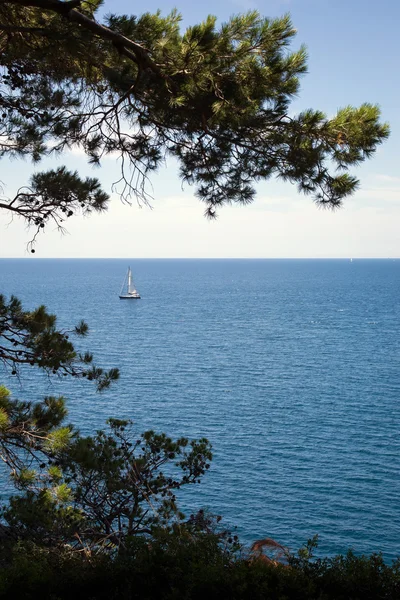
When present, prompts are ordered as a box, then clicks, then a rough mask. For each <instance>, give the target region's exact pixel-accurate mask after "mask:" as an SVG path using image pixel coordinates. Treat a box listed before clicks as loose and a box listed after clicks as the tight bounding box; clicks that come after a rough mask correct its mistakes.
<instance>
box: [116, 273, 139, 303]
mask: <svg viewBox="0 0 400 600" xmlns="http://www.w3.org/2000/svg"><path fill="white" fill-rule="evenodd" d="M119 297H120V298H121V299H129V298H132V299H136V300H138V299H139V298H140V294H139V292H138V291H137V289H136V288H135V285H134V283H133V279H132V271H131V268H130V267H128V272H127V274H126V275H125V279H124V282H123V284H122V288H121V292H120V294H119Z"/></svg>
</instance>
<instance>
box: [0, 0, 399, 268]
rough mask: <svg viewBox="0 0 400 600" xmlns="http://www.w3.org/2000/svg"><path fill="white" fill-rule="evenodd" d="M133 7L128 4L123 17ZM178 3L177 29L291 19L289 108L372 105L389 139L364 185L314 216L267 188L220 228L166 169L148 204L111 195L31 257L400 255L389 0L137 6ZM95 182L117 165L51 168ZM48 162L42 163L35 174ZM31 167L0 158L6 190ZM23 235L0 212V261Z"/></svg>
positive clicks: (288, 194)
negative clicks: (303, 58) (296, 51)
mask: <svg viewBox="0 0 400 600" xmlns="http://www.w3.org/2000/svg"><path fill="white" fill-rule="evenodd" d="M130 6H132V7H133V8H132V9H131V8H130ZM136 7H137V4H136V3H131V2H127V1H126V0H113V1H111V0H109V1H106V3H105V12H111V11H112V12H115V13H123V12H126V13H130V12H132V11H134V10H135V9H136ZM173 7H176V8H177V9H178V10H179V11H180V12H181V13H182V14H183V25H184V26H187V25H190V24H193V23H195V22H198V21H200V20H202V19H203V18H204V17H205V16H206V15H207V14H210V13H212V14H215V15H217V17H218V18H219V19H220V21H224V20H226V19H227V18H228V17H229V16H230V15H232V14H233V13H238V12H243V11H246V10H249V9H253V8H256V9H258V10H259V11H260V12H261V13H262V14H264V15H266V16H280V15H282V14H283V13H285V12H290V13H291V16H292V20H293V23H294V25H295V27H296V28H297V30H298V34H297V38H296V39H295V42H294V47H296V46H298V45H300V44H301V43H305V44H306V46H307V48H308V53H309V61H308V65H309V73H308V74H307V75H305V76H304V78H303V79H302V86H301V91H300V94H299V98H298V99H297V100H296V101H295V103H294V104H293V111H294V112H297V111H299V110H302V109H304V108H308V107H312V108H318V109H320V110H323V111H325V112H326V113H327V114H328V115H332V114H333V113H335V112H336V110H337V109H338V108H340V107H342V106H345V105H347V104H352V105H359V104H361V103H362V102H365V101H368V102H374V103H375V102H377V103H379V104H380V106H381V109H382V113H383V118H384V120H386V121H389V123H390V125H391V131H392V134H391V137H390V139H389V141H388V142H386V143H385V144H384V145H383V146H381V147H380V148H379V150H378V153H377V154H376V156H375V157H374V158H373V159H372V160H371V161H368V162H367V163H365V164H364V165H363V166H362V168H359V169H357V170H356V174H357V175H358V177H359V178H360V179H361V189H360V191H359V192H357V194H356V195H355V196H354V197H352V198H350V199H349V200H347V201H346V203H345V205H344V207H343V208H342V209H341V210H339V211H336V212H333V213H332V212H328V211H322V210H319V209H318V208H317V207H316V206H315V205H314V204H313V203H312V201H311V199H310V198H306V197H304V196H301V195H299V194H298V193H297V191H296V189H295V188H294V187H292V186H291V185H290V184H283V183H279V184H278V183H276V182H274V181H272V180H271V181H270V182H268V183H265V184H263V185H261V186H259V188H258V195H257V198H256V200H255V202H254V203H253V205H251V206H247V207H227V208H224V209H222V210H220V212H219V218H218V220H217V221H213V222H210V221H207V220H205V219H204V217H203V216H202V215H203V210H204V207H203V205H202V204H201V203H200V202H199V201H198V200H197V199H196V198H195V197H194V195H193V190H192V189H191V188H189V187H186V188H185V189H184V190H183V191H182V190H181V185H180V181H179V179H178V177H177V173H176V169H175V166H174V164H173V162H172V161H170V162H169V163H168V166H167V168H166V169H162V170H160V172H159V173H158V174H157V176H156V177H154V179H153V185H154V201H153V203H152V204H153V208H152V209H149V208H146V207H144V208H141V209H140V208H138V207H137V206H136V205H134V206H132V207H129V206H126V205H122V204H121V202H120V200H119V199H118V198H117V197H116V196H115V197H113V201H112V204H111V208H110V211H109V213H108V214H106V215H101V216H95V217H90V218H86V219H84V218H75V219H74V220H71V222H70V223H69V224H68V231H69V233H68V235H66V236H61V235H60V234H59V233H58V232H57V231H50V230H47V232H46V234H45V235H44V236H42V237H41V239H40V240H39V243H38V245H37V253H36V256H37V257H80V256H81V257H127V258H135V257H249V258H250V257H354V258H356V257H400V234H399V222H400V172H399V168H398V160H399V151H400V141H399V140H400V136H399V134H400V116H399V113H398V103H399V95H400V83H399V77H398V73H399V68H398V60H399V56H400V41H399V36H398V23H399V22H400V3H399V2H398V1H397V0H396V1H395V0H382V1H380V2H375V1H371V0H370V1H369V2H365V1H361V0H347V1H345V0H335V1H333V0H286V1H280V0H271V1H270V2H258V1H257V0H215V1H213V2H211V1H210V0H205V1H203V2H196V3H194V2H193V3H188V2H183V1H175V2H171V3H170V2H168V1H166V0H148V1H147V2H146V10H148V11H155V10H156V9H157V8H160V9H161V10H162V11H163V12H165V13H166V12H169V11H170V10H171V8H173ZM62 163H64V164H67V165H68V166H69V167H70V168H76V169H78V170H79V171H80V173H81V174H82V175H84V174H89V175H95V176H96V177H98V178H99V179H100V180H101V181H102V183H103V185H104V188H105V189H107V190H108V191H109V189H110V185H111V182H112V181H113V179H115V178H116V174H117V170H118V166H117V165H116V164H115V161H113V160H112V159H107V160H105V161H104V163H103V165H102V168H101V169H96V170H94V171H93V169H92V168H91V167H90V166H88V165H87V163H86V160H85V157H84V156H83V155H81V154H79V153H72V154H70V155H69V156H67V157H65V158H64V159H63V160H59V161H58V164H62ZM50 164H52V165H53V164H55V163H54V162H53V161H51V162H50V163H49V162H48V161H46V162H42V163H41V164H40V165H39V166H37V167H35V169H37V170H41V169H43V168H46V166H49V165H50ZM32 169H33V167H32V165H30V164H29V163H27V162H13V163H11V164H10V163H9V162H8V161H4V160H3V163H2V173H1V176H0V179H1V180H2V181H3V182H4V184H5V187H6V191H8V192H10V193H11V192H12V190H13V189H14V188H16V187H18V186H19V185H22V184H23V183H25V182H26V181H27V180H28V178H29V175H30V173H31V172H32ZM29 239H30V238H29V232H28V231H27V230H26V229H25V227H24V224H23V223H22V222H21V221H18V220H14V221H13V222H12V223H9V217H8V216H6V215H1V216H0V257H24V256H28V254H27V251H26V242H27V241H28V240H29Z"/></svg>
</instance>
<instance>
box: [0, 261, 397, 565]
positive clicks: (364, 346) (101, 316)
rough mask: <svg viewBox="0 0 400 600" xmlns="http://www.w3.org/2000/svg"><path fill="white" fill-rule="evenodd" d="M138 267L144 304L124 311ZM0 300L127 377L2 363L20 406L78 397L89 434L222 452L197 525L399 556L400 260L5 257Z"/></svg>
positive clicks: (201, 491)
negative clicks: (92, 377) (155, 439)
mask: <svg viewBox="0 0 400 600" xmlns="http://www.w3.org/2000/svg"><path fill="white" fill-rule="evenodd" d="M128 265H130V266H131V267H132V270H133V276H134V281H135V284H136V286H137V288H138V290H139V292H140V293H141V295H142V299H141V300H138V301H135V300H134V301H121V300H119V298H118V293H119V289H120V286H121V283H122V280H123V278H124V275H125V273H126V270H127V267H128ZM0 292H1V293H3V294H6V295H10V294H15V295H17V296H18V297H19V298H20V299H21V300H22V301H23V303H24V305H25V306H26V307H27V308H33V307H35V306H37V305H38V304H45V305H46V306H47V307H48V309H49V310H50V311H51V312H54V313H56V314H57V315H58V319H59V326H60V327H63V328H65V329H68V328H71V327H72V326H73V325H75V324H76V323H77V322H78V321H79V320H80V319H82V318H83V319H85V320H86V321H87V323H88V324H89V326H90V334H89V336H88V337H87V338H86V340H85V341H84V343H83V345H82V349H86V348H87V349H90V350H91V351H92V352H93V353H94V355H95V361H96V363H97V364H99V365H101V366H104V367H112V366H117V367H119V368H120V369H121V379H120V381H119V382H117V383H116V384H115V385H114V386H113V387H112V389H110V390H109V391H106V392H104V393H103V394H101V395H99V394H96V393H95V391H94V389H93V386H92V385H91V384H90V383H89V382H84V383H83V382H79V381H75V380H73V381H66V379H62V381H59V380H58V379H57V378H55V379H54V380H49V379H48V378H47V377H45V376H43V375H38V374H37V373H36V372H35V370H34V369H30V368H26V369H25V370H24V371H23V372H22V376H21V379H20V381H18V380H17V379H16V378H15V377H14V378H13V377H11V375H10V372H9V371H8V372H6V371H5V370H2V369H3V367H0V378H1V381H3V382H5V383H6V384H7V385H9V386H12V390H13V392H14V394H15V396H17V397H20V398H21V399H22V398H24V399H33V400H34V399H40V398H41V397H42V396H43V395H45V394H47V395H48V394H56V393H57V394H59V393H64V394H65V395H66V396H67V397H68V398H69V409H70V421H72V422H73V423H75V424H78V425H79V427H80V429H81V431H83V432H85V433H86V432H92V431H94V430H95V429H99V428H101V427H103V425H104V423H105V420H106V419H107V418H108V417H109V416H114V417H120V418H130V419H133V420H134V422H135V426H136V427H137V430H138V432H141V431H144V430H146V429H149V428H152V429H156V430H159V431H165V432H167V433H169V434H170V435H173V436H182V435H184V436H188V437H202V436H205V437H207V438H208V439H209V440H210V441H211V442H212V444H213V450H214V459H213V463H212V467H211V469H210V471H209V472H208V473H207V474H206V476H205V477H204V479H203V481H202V483H201V484H200V485H198V486H193V487H192V488H191V489H190V490H188V492H187V493H185V494H184V497H183V498H182V503H183V505H184V507H185V509H186V510H187V512H188V513H190V512H191V511H192V510H194V509H196V508H199V507H200V506H203V507H208V508H209V509H210V510H211V511H212V512H214V513H216V514H221V515H223V518H224V522H225V524H226V525H227V526H236V527H237V533H238V534H239V536H240V537H241V539H242V540H243V541H245V542H247V543H250V542H251V541H254V540H257V539H260V538H264V537H272V538H274V539H276V540H278V541H279V542H281V543H282V544H285V545H287V546H289V547H290V548H291V549H292V550H296V549H298V548H299V547H300V546H301V545H302V544H303V543H305V542H306V541H307V539H309V538H310V537H312V536H313V535H315V534H318V536H319V553H320V554H333V553H339V552H344V551H346V550H347V549H348V548H350V547H352V548H353V549H354V550H355V551H356V553H358V554H360V553H371V552H374V551H381V552H382V553H383V555H384V557H385V559H386V560H388V561H390V560H392V559H393V558H395V557H396V556H399V555H400V436H399V430H400V403H399V391H400V369H399V366H400V364H399V363H400V336H399V329H400V260H353V261H352V262H351V261H350V260H133V259H132V260H130V259H124V260H103V259H101V260H100V259H99V260H86V259H82V260H45V259H42V260H40V259H32V258H29V259H21V260H14V259H12V260H11V259H10V260H9V259H3V260H0ZM80 343H81V342H80ZM81 344H82V343H81ZM7 485H8V484H7V482H6V481H4V480H3V492H4V493H6V491H7Z"/></svg>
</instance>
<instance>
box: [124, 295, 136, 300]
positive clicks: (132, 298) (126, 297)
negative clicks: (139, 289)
mask: <svg viewBox="0 0 400 600" xmlns="http://www.w3.org/2000/svg"><path fill="white" fill-rule="evenodd" d="M119 299H120V300H140V296H120V297H119Z"/></svg>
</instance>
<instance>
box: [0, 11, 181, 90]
mask: <svg viewBox="0 0 400 600" xmlns="http://www.w3.org/2000/svg"><path fill="white" fill-rule="evenodd" d="M0 4H19V5H20V6H26V7H30V8H41V9H43V10H49V11H52V12H55V13H57V14H59V15H60V16H61V17H63V18H65V19H67V20H68V21H71V22H72V23H76V24H78V25H81V26H82V27H84V28H85V29H87V30H89V31H91V32H93V33H94V34H95V35H97V36H98V37H100V38H102V39H103V40H110V41H111V42H112V44H113V45H114V46H115V48H116V49H117V50H118V51H119V52H120V53H121V54H123V55H124V56H127V58H130V59H131V60H135V62H137V63H140V64H141V65H142V67H143V68H146V69H150V70H151V71H152V72H153V73H154V74H155V75H157V76H158V77H160V78H161V79H163V80H165V81H167V82H169V83H170V84H172V85H173V82H172V80H171V78H170V77H169V76H168V75H165V74H164V73H163V72H162V70H161V69H160V67H159V66H158V65H157V64H156V63H155V62H154V61H153V60H152V59H151V58H150V56H149V53H148V52H147V50H145V49H144V48H143V47H142V46H141V45H140V44H137V43H136V42H134V41H132V40H130V39H129V38H127V37H125V36H124V35H122V34H120V33H117V32H116V31H113V30H112V29H110V28H109V27H106V26H105V25H101V24H100V23H97V22H96V21H94V20H93V19H90V18H89V17H87V16H86V15H84V14H83V13H81V12H79V11H78V10H76V8H77V7H79V5H80V4H81V2H80V0H71V1H69V2H60V1H59V0H3V1H1V2H0ZM129 51H130V52H129Z"/></svg>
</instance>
